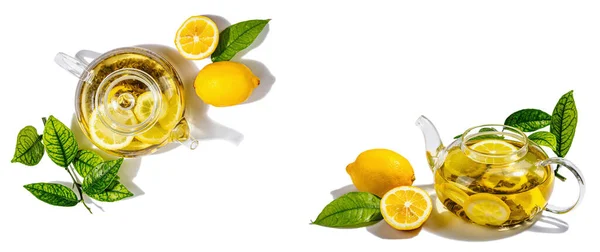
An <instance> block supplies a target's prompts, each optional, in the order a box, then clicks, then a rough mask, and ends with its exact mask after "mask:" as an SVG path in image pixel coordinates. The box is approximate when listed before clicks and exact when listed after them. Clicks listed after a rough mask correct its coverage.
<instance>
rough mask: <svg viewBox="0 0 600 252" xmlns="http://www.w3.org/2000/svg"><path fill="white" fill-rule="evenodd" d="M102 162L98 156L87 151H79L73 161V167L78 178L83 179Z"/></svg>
mask: <svg viewBox="0 0 600 252" xmlns="http://www.w3.org/2000/svg"><path fill="white" fill-rule="evenodd" d="M102 162H104V160H103V159H102V157H100V155H98V154H96V153H95V152H93V151H89V150H79V151H78V152H77V155H75V159H74V160H73V166H74V167H75V170H76V171H77V173H79V176H81V177H82V178H85V177H86V176H87V175H88V174H89V173H90V171H91V170H92V169H94V168H95V167H96V166H98V165H99V164H101V163H102Z"/></svg>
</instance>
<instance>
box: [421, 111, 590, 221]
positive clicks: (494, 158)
mask: <svg viewBox="0 0 600 252" xmlns="http://www.w3.org/2000/svg"><path fill="white" fill-rule="evenodd" d="M417 125H419V126H420V127H421V129H422V130H423V133H424V135H425V139H426V145H427V147H428V148H427V157H428V161H429V164H430V166H431V168H432V171H433V173H434V188H435V191H436V195H437V197H438V199H439V200H440V202H441V203H442V204H443V205H444V207H445V208H446V209H448V211H450V212H452V213H454V214H456V215H457V216H459V217H461V218H463V219H465V220H466V221H469V222H473V223H476V224H479V225H485V226H491V227H495V228H499V229H507V228H512V227H515V226H518V225H521V224H524V223H532V221H533V220H535V219H536V217H538V216H539V215H540V214H541V212H542V210H547V211H550V212H555V213H566V212H568V211H570V210H571V209H573V208H574V207H575V205H572V206H569V207H562V208H561V207H555V206H552V205H549V204H548V200H549V199H550V196H551V194H552V190H553V185H554V180H555V177H554V172H553V170H552V167H551V165H552V164H560V165H563V166H565V167H566V168H568V169H569V170H570V171H572V172H573V174H574V175H575V177H576V178H577V180H578V181H579V184H580V193H579V198H578V201H580V200H581V199H582V197H583V192H584V182H583V177H582V175H581V173H580V172H579V170H578V169H577V168H576V167H575V165H573V164H572V163H571V162H569V161H568V160H565V159H562V158H549V157H548V155H547V154H546V153H545V151H544V150H543V149H542V148H541V147H540V146H538V145H537V144H535V143H533V142H531V141H529V139H528V138H527V135H525V133H523V132H521V131H520V130H518V129H515V128H512V127H509V126H505V125H482V126H477V127H473V128H470V129H468V130H467V131H465V132H464V133H463V134H462V135H461V136H460V137H459V138H458V139H456V140H455V141H454V142H452V143H451V144H450V145H448V146H447V147H444V146H443V145H442V143H441V141H440V140H439V136H438V135H437V130H436V129H435V127H434V126H433V124H431V122H430V121H429V120H427V119H426V118H425V117H421V118H419V120H418V121H417ZM575 204H577V203H575Z"/></svg>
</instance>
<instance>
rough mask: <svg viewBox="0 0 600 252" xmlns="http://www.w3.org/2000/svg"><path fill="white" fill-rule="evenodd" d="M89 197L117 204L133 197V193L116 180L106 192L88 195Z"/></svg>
mask: <svg viewBox="0 0 600 252" xmlns="http://www.w3.org/2000/svg"><path fill="white" fill-rule="evenodd" d="M88 196H90V197H91V198H92V199H95V200H98V201H103V202H115V201H119V200H122V199H125V198H129V197H131V196H133V193H131V192H130V191H129V190H127V188H126V187H125V186H124V185H123V184H121V183H119V181H117V180H114V181H113V182H112V183H111V185H110V186H108V187H107V188H106V190H104V192H101V193H98V194H92V195H89V194H88Z"/></svg>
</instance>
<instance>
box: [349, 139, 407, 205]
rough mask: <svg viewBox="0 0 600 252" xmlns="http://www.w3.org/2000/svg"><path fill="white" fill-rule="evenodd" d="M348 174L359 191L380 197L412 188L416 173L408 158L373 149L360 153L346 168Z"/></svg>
mask: <svg viewBox="0 0 600 252" xmlns="http://www.w3.org/2000/svg"><path fill="white" fill-rule="evenodd" d="M346 172H348V174H349V175H350V178H352V183H353V184H354V186H356V188H357V189H358V190H359V191H362V192H370V193H373V194H375V195H377V196H379V197H383V195H384V194H385V193H386V192H388V191H389V190H391V189H393V188H396V187H399V186H410V185H412V183H413V181H415V172H414V170H413V168H412V166H411V165H410V163H409V162H408V160H406V158H404V157H403V156H402V155H400V154H398V153H396V152H394V151H391V150H387V149H372V150H367V151H364V152H363V153H360V155H358V157H357V158H356V161H354V162H353V163H351V164H349V165H348V166H346Z"/></svg>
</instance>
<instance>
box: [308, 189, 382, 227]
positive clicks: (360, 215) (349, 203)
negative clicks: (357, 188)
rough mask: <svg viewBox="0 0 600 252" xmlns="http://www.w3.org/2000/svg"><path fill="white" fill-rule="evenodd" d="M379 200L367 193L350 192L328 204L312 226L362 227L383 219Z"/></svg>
mask: <svg viewBox="0 0 600 252" xmlns="http://www.w3.org/2000/svg"><path fill="white" fill-rule="evenodd" d="M380 202H381V199H380V198H379V197H377V196H375V195H374V194H371V193H367V192H350V193H347V194H345V195H343V196H341V197H339V198H337V199H335V200H333V201H332V202H331V203H329V204H328V205H327V206H325V208H323V211H321V213H320V214H319V216H318V217H317V219H316V220H315V221H314V222H312V224H317V225H320V226H325V227H364V226H368V225H372V224H375V223H377V222H378V221H380V220H381V219H383V217H382V216H381V212H380V210H379V204H380Z"/></svg>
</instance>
